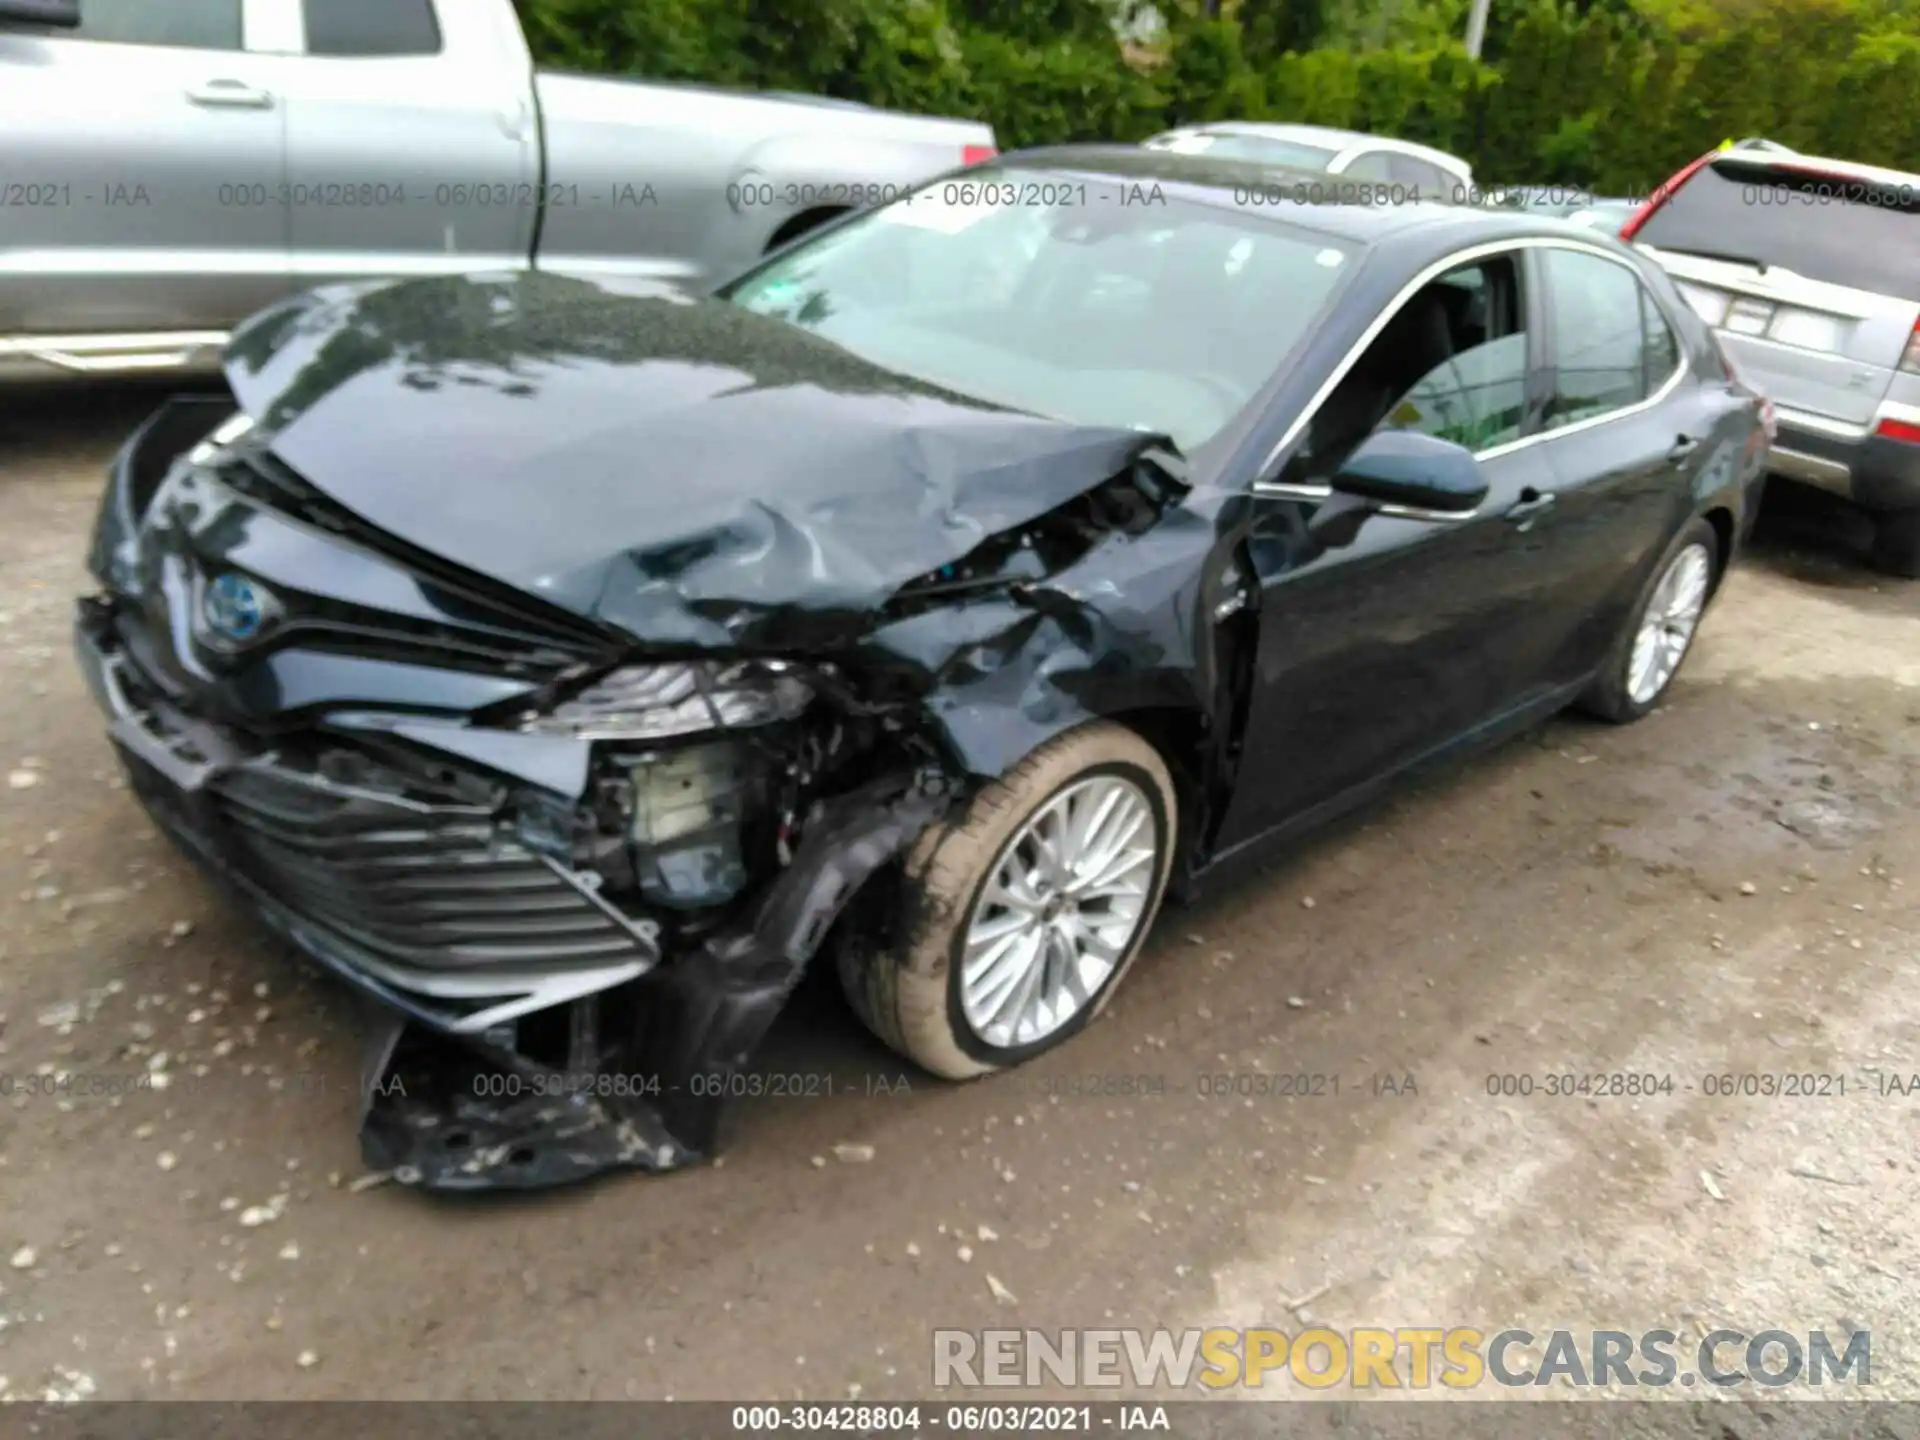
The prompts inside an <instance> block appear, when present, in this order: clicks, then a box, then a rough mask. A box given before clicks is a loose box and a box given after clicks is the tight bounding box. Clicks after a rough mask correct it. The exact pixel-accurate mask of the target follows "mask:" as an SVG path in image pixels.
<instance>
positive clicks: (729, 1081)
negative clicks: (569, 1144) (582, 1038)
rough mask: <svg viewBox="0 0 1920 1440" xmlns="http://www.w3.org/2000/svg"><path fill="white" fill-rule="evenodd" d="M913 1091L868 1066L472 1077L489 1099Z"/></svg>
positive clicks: (784, 1096) (815, 1096)
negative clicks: (859, 1069) (849, 1070)
mask: <svg viewBox="0 0 1920 1440" xmlns="http://www.w3.org/2000/svg"><path fill="white" fill-rule="evenodd" d="M912 1091H913V1082H912V1081H911V1080H909V1079H908V1078H907V1076H906V1075H905V1074H891V1075H889V1074H885V1073H881V1072H869V1073H866V1074H862V1075H853V1076H836V1075H831V1074H828V1073H826V1072H824V1071H814V1070H801V1071H793V1072H784V1073H777V1074H760V1073H754V1072H744V1071H734V1072H728V1071H716V1072H713V1073H707V1072H705V1071H700V1072H696V1073H695V1074H693V1075H690V1076H687V1077H686V1078H684V1079H681V1080H673V1081H666V1080H663V1079H661V1077H660V1076H658V1075H629V1074H624V1073H618V1074H616V1073H609V1072H606V1071H585V1072H581V1073H579V1074H571V1073H560V1072H541V1073H532V1074H525V1075H519V1074H513V1073H510V1072H505V1071H495V1072H492V1073H490V1074H484V1075H476V1076H474V1078H473V1093H474V1094H476V1095H481V1096H485V1097H486V1098H487V1099H490V1100H517V1099H520V1098H522V1097H531V1098H535V1099H552V1098H558V1097H561V1096H567V1095H593V1096H597V1097H599V1098H601V1099H626V1098H633V1099H649V1098H655V1097H658V1096H662V1095H690V1096H693V1097H694V1098H695V1099H700V1100H757V1099H767V1100H828V1099H832V1098H833V1097H834V1096H836V1095H868V1096H872V1095H907V1094H911V1093H912Z"/></svg>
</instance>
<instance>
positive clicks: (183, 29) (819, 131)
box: [0, 0, 995, 381]
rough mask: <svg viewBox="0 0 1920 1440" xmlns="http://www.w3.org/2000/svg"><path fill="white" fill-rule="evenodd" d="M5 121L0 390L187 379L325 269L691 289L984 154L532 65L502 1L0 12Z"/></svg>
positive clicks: (0, 165) (797, 112) (47, 1)
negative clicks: (77, 379)
mask: <svg viewBox="0 0 1920 1440" xmlns="http://www.w3.org/2000/svg"><path fill="white" fill-rule="evenodd" d="M0 137H4V138H3V139H0V381H4V380H10V379H17V378H21V377H26V376H33V375H41V376H47V375H60V374H72V373H75V372H80V373H86V372H123V371H134V370H154V369H171V370H186V369H196V368H200V367H202V366H207V365H210V364H211V363H212V362H213V361H214V360H215V359H216V358H217V354H218V349H219V347H220V346H221V345H222V344H223V343H224V342H225V340H226V335H227V332H228V331H229V330H230V329H231V328H232V327H233V326H234V324H236V323H237V322H238V321H239V320H240V319H242V318H243V317H244V316H246V315H248V314H250V313H251V312H253V311H255V310H257V309H259V308H260V307H261V306H263V305H266V304H267V303H269V302H270V301H273V300H275V299H277V298H279V297H280V296H282V295H283V294H285V293H287V292H289V291H293V290H298V289H303V288H306V287H308V286H312V285H318V284H322V283H325V282H327V281H333V280H351V279H363V278H369V277H378V276H399V275H431V274H442V273H445V272H448V271H475V270H495V271H497V270H515V269H527V268H530V267H538V268H540V269H543V270H559V271H566V272H571V273H579V274H586V275H593V276H597V277H602V278H605V277H609V276H612V277H618V276H639V277H647V278H651V279H663V278H664V279H669V280H677V281H682V282H687V283H693V284H698V283H699V282H701V281H703V280H705V279H707V278H709V277H713V276H717V275H720V274H724V273H726V272H728V271H730V270H733V269H736V268H738V267H739V266H741V265H743V264H744V263H746V262H747V261H749V260H751V259H753V258H754V257H756V256H758V255H760V254H761V253H763V252H764V251H766V250H767V249H769V248H770V247H772V246H775V245H779V244H782V243H784V242H785V241H787V240H788V239H790V238H792V237H793V236H795V235H797V234H799V233H800V232H801V231H803V230H806V229H809V228H811V227H812V226H813V225H816V224H818V223H820V222H821V221H823V220H825V219H827V218H829V217H831V216H832V215H834V214H836V213H838V212H840V211H843V210H847V209H851V208H855V207H858V206H860V205H864V204H867V203H871V202H874V201H880V200H885V199H888V198H891V197H892V196H893V195H896V194H898V193H899V192H900V191H902V190H904V189H906V188H909V187H911V186H912V185H914V184H916V183H918V182H921V181H924V180H927V179H929V178H931V177H932V176H935V175H938V174H940V173H942V172H943V171H946V170H951V169H954V168H957V167H959V166H961V165H964V164H968V163H972V162H974V161H976V160H980V159H985V158H988V157H990V156H991V155H992V154H993V151H994V144H995V142H994V136H993V131H992V130H991V129H990V128H989V127H988V126H986V125H981V124H976V123H973V122H971V121H961V120H945V119H937V118H932V117H924V116H913V115H900V114H893V113H889V112H886V111H882V110H876V109H872V108H870V107H867V106H863V105H856V104H851V103H845V102H836V101H826V100H818V99H812V98H809V97H805V96H786V95H765V94H752V93H736V92H731V91H725V90H718V89H709V88H705V87H700V86H692V85H677V84H656V83H649V82H639V81H631V80H624V79H619V78H613V77H590V76H581V75H565V74H554V73H549V72H546V71H539V70H536V69H535V68H534V66H533V62H532V58H531V56H530V55H529V52H528V49H527V42H526V39H525V37H524V36H523V34H522V33H521V30H520V24H519V20H518V17H517V16H516V15H515V14H514V11H513V6H512V4H511V0H0Z"/></svg>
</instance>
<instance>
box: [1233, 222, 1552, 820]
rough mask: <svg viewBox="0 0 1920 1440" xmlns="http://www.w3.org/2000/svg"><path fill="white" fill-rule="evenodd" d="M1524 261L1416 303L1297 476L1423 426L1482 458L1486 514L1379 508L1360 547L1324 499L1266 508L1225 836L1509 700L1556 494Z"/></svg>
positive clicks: (1502, 259)
mask: <svg viewBox="0 0 1920 1440" xmlns="http://www.w3.org/2000/svg"><path fill="white" fill-rule="evenodd" d="M1522 282H1523V274H1522V267H1521V266H1520V264H1519V263H1518V258H1517V257H1516V256H1514V255H1511V254H1500V255H1494V256H1489V257H1485V258H1483V259H1480V260H1477V261H1475V262H1473V263H1471V264H1468V265H1463V266H1461V267H1460V268H1458V269H1457V270H1454V271H1450V272H1448V273H1446V274H1444V275H1442V276H1441V277H1440V278H1439V279H1437V280H1436V281H1435V282H1434V283H1433V284H1431V285H1429V286H1427V287H1426V288H1425V289H1424V290H1422V291H1420V292H1419V293H1417V294H1416V295H1415V296H1413V297H1412V298H1411V299H1410V300H1409V301H1408V303H1407V305H1406V307H1405V308H1404V309H1403V310H1402V311H1401V312H1399V313H1398V314H1396V316H1395V317H1394V319H1393V320H1392V321H1390V322H1389V323H1388V325H1387V326H1386V327H1385V328H1384V329H1383V330H1382V332H1381V333H1380V335H1379V336H1378V338H1377V339H1376V340H1375V341H1374V342H1373V344H1372V345H1371V346H1369V347H1368V349H1367V351H1366V352H1365V353H1364V354H1363V355H1362V356H1361V357H1360V359H1359V360H1358V361H1357V362H1356V363H1355V364H1354V366H1353V368H1352V369H1351V370H1350V371H1349V373H1348V374H1347V376H1346V377H1345V379H1343V380H1342V382H1341V383H1340V385H1339V386H1338V387H1337V388H1336V389H1335V390H1334V392H1333V394H1332V395H1331V396H1329V397H1328V399H1327V401H1326V403H1325V404H1324V405H1323V406H1322V407H1321V409H1320V411H1319V412H1318V413H1316V415H1315V416H1314V417H1313V419H1312V421H1311V422H1310V423H1309V424H1308V425H1307V427H1306V429H1305V432H1304V434H1303V437H1302V441H1301V444H1300V445H1299V446H1298V447H1296V450H1295V452H1294V454H1293V455H1291V456H1290V457H1288V459H1287V461H1286V463H1285V466H1284V467H1283V469H1282V471H1281V473H1280V476H1279V479H1278V483H1279V485H1280V486H1281V487H1284V488H1285V489H1287V490H1289V491H1292V492H1295V493H1298V494H1300V495H1303V496H1310V495H1311V493H1312V492H1313V491H1314V490H1315V488H1316V487H1319V488H1322V489H1324V485H1325V482H1326V481H1327V480H1328V479H1329V478H1330V476H1331V472H1332V471H1334V470H1336V469H1337V468H1338V465H1339V463H1340V461H1341V460H1342V459H1343V458H1344V457H1345V455H1347V454H1350V453H1351V452H1352V449H1353V447H1354V446H1355V445H1357V444H1358V443H1359V442H1360V441H1361V440H1363V439H1364V438H1365V437H1366V435H1368V434H1370V433H1372V432H1374V431H1375V430H1378V429H1386V428H1398V429H1416V430H1421V431H1423V432H1425V433H1428V434H1433V435H1437V436H1439V437H1441V438H1443V439H1449V440H1454V441H1456V442H1457V443H1460V444H1462V445H1465V446H1467V447H1468V448H1469V449H1472V450H1474V451H1475V453H1476V454H1477V455H1479V456H1480V459H1481V466H1482V470H1483V472H1484V474H1485V478H1486V480H1487V484H1488V494H1487V498H1486V501H1485V502H1484V503H1483V504H1482V505H1481V507H1480V509H1479V510H1478V511H1477V512H1476V513H1475V514H1474V515H1473V516H1472V517H1470V518H1466V519H1452V520H1419V519H1399V518H1390V517H1386V516H1374V517H1372V518H1370V519H1368V520H1367V521H1366V523H1365V524H1363V525H1362V526H1361V528H1360V531H1359V533H1358V535H1357V537H1356V538H1355V540H1354V541H1353V543H1352V544H1351V545H1348V546H1344V547H1341V548H1337V549H1330V550H1320V549H1319V548H1318V547H1317V546H1315V545H1314V544H1313V543H1312V542H1311V541H1310V540H1309V539H1308V536H1307V525H1308V522H1309V521H1310V519H1311V517H1312V514H1313V512H1314V510H1315V509H1316V508H1317V505H1318V503H1319V502H1318V501H1317V500H1316V499H1313V498H1274V499H1271V500H1263V501H1262V502H1261V503H1262V504H1264V505H1265V506H1266V507H1267V509H1266V512H1265V513H1264V514H1262V515H1261V516H1260V518H1259V522H1258V524H1257V525H1256V528H1255V532H1254V535H1253V537H1252V539H1251V540H1250V542H1249V551H1250V555H1251V558H1252V561H1253V565H1254V570H1255V572H1256V575H1257V578H1258V581H1259V585H1260V595H1261V602H1260V603H1261V620H1260V644H1259V655H1258V661H1257V671H1256V679H1255V688H1254V694H1253V699H1252V706H1251V709H1250V712H1249V717H1248V728H1247V736H1246V743H1245V745H1244V747H1243V751H1242V759H1241V770H1240V778H1239V780H1238V783H1237V784H1236V787H1235V797H1234V803H1233V808H1232V810H1231V811H1230V813H1229V814H1228V816H1227V820H1226V823H1225V826H1224V827H1223V830H1222V834H1221V836H1220V844H1221V846H1222V848H1227V847H1231V846H1232V845H1234V844H1237V843H1239V842H1241V841H1244V840H1247V839H1251V838H1253V837H1254V836H1256V835H1258V834H1260V833H1261V832H1263V831H1266V830H1269V829H1272V828H1274V827H1276V826H1279V825H1282V824H1286V823H1289V822H1291V821H1295V820H1297V819H1300V818H1302V817H1303V816H1306V815H1308V814H1310V812H1312V811H1314V810H1315V809H1316V808H1317V807H1319V806H1322V805H1325V804H1328V803H1331V802H1334V801H1336V800H1339V799H1341V798H1343V797H1347V796H1349V795H1350V793H1351V792H1353V791H1354V790H1355V789H1356V787H1360V786H1363V785H1365V784H1366V783H1368V782H1370V781H1374V780H1383V779H1385V778H1386V777H1387V776H1389V775H1391V774H1392V773H1393V772H1394V771H1396V770H1398V769H1400V768H1401V767H1403V766H1405V765H1407V764H1408V763H1410V762H1412V761H1414V760H1417V759H1418V758H1420V757H1421V756H1422V755H1424V754H1426V753H1428V752H1430V751H1432V750H1434V749H1436V748H1438V747H1440V746H1442V745H1444V744H1446V743H1447V742H1448V741H1449V740H1451V739H1453V738H1455V737H1457V736H1460V735H1462V734H1464V733H1466V732H1467V731H1470V730H1472V729H1473V728H1474V727H1475V726H1477V725H1479V724H1481V723H1483V722H1485V721H1486V720H1488V719H1490V718H1491V717H1493V716H1495V715H1497V714H1499V713H1500V712H1501V711H1502V710H1503V709H1504V708H1507V707H1508V706H1510V705H1511V704H1512V703H1513V702H1514V700H1515V697H1516V695H1517V693H1518V692H1519V691H1520V690H1521V689H1522V688H1523V685H1524V680H1523V676H1524V672H1525V666H1526V663H1527V662H1526V659H1525V657H1523V656H1519V655H1517V654H1516V653H1515V651H1514V649H1513V648H1512V643H1511V642H1512V640H1513V638H1514V634H1515V630H1516V626H1519V625H1523V624H1524V622H1525V618H1526V610H1527V605H1528V594H1527V592H1528V589H1529V587H1530V586H1532V585H1534V584H1535V583H1537V582H1538V576H1537V574H1536V573H1535V571H1536V567H1534V566H1532V565H1525V564H1522V565H1515V563H1514V554H1515V550H1516V547H1521V548H1524V547H1526V546H1528V545H1530V544H1532V542H1533V539H1534V535H1533V532H1534V531H1535V529H1536V528H1537V526H1538V525H1539V523H1540V522H1541V520H1542V519H1544V517H1545V514H1546V513H1547V512H1550V510H1551V504H1550V503H1547V504H1542V503H1541V501H1542V500H1543V498H1544V497H1545V496H1546V495H1548V494H1549V493H1550V492H1551V490H1552V486H1553V478H1552V470H1551V468H1550V466H1549V464H1548V462H1547V460H1546V457H1545V456H1544V455H1543V454H1541V453H1540V451H1539V448H1538V446H1535V445H1530V444H1524V443H1518V442H1521V441H1522V439H1523V437H1524V435H1525V434H1526V431H1527V429H1528V425H1529V419H1530V415H1531V412H1532V409H1533V388H1532V387H1533V386H1534V384H1535V382H1536V379H1537V375H1538V372H1539V369H1540V367H1539V365H1538V364H1537V359H1538V347H1539V344H1540V337H1539V335H1538V334H1537V329H1538V327H1537V325H1536V324H1535V323H1533V322H1531V321H1530V320H1529V315H1530V311H1529V307H1528V297H1527V295H1526V294H1525V293H1524V292H1523V290H1522Z"/></svg>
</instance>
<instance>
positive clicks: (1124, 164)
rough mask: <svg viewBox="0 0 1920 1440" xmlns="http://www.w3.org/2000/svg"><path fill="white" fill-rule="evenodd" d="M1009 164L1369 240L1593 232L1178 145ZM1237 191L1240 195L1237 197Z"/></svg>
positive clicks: (1057, 151) (1450, 244)
mask: <svg viewBox="0 0 1920 1440" xmlns="http://www.w3.org/2000/svg"><path fill="white" fill-rule="evenodd" d="M993 164H995V165H997V166H1003V167H1007V168H1020V169H1034V170H1052V171H1056V172H1070V173H1074V174H1079V175H1085V176H1089V177H1093V176H1098V177H1101V178H1103V179H1107V180H1111V181H1115V182H1117V183H1118V184H1119V185H1121V186H1133V185H1140V186H1155V185H1157V186H1159V187H1160V188H1161V190H1162V192H1163V193H1166V194H1177V195H1178V196H1179V197H1180V198H1181V199H1183V200H1186V201H1189V202H1191V203H1195V204H1200V205H1211V206H1215V207H1217V208H1219V209H1222V210H1226V211H1229V212H1231V213H1232V214H1234V215H1239V216H1244V217H1248V218H1252V219H1254V220H1256V221H1266V222H1269V223H1273V224H1281V225H1287V224H1291V225H1298V226H1300V227H1301V228H1303V229H1306V230H1311V231H1315V232H1317V233H1319V234H1323V235H1326V236H1328V237H1330V238H1332V239H1338V240H1347V241H1351V242H1354V243H1357V244H1360V245H1365V246H1371V245H1375V244H1379V243H1383V242H1386V241H1389V240H1392V239H1395V238H1396V237H1400V236H1405V235H1410V234H1413V233H1415V232H1418V233H1420V234H1421V235H1422V236H1423V237H1429V238H1431V239H1432V240H1433V242H1434V248H1435V249H1436V251H1443V250H1444V249H1451V248H1457V247H1458V246H1460V245H1465V244H1473V243H1475V242H1476V241H1483V240H1484V241H1495V240H1504V239H1508V238H1519V237H1522V236H1527V235H1549V236H1553V235H1557V236H1566V237H1570V238H1577V239H1581V240H1587V241H1591V239H1592V237H1593V232H1592V231H1591V230H1587V229H1584V228H1582V227H1580V226H1577V225H1567V224H1564V223H1562V222H1559V221H1556V220H1549V219H1547V218H1545V217H1542V216H1539V215H1530V214H1528V213H1527V212H1525V211H1520V210H1496V209H1489V208H1482V207H1480V206H1473V205H1447V204H1442V203H1440V202H1438V201H1425V200H1423V201H1419V202H1413V201H1408V202H1405V203H1400V204H1387V205H1380V204H1372V205H1369V204H1359V203H1350V204H1343V203H1340V197H1341V196H1342V195H1343V194H1347V193H1351V192H1352V190H1353V188H1354V182H1351V181H1344V180H1343V179H1342V178H1341V177H1340V176H1337V175H1333V176H1329V175H1326V174H1324V173H1322V172H1321V171H1318V170H1300V169H1290V168H1288V167H1285V166H1279V165H1264V164H1261V163H1260V162H1259V161H1256V160H1223V159H1217V158H1215V157H1213V156H1209V155H1204V154H1202V155H1191V154H1185V153H1183V152H1180V151H1176V150H1149V149H1146V148H1144V147H1142V146H1138V145H1055V146H1048V147H1045V148H1042V149H1035V150H1019V151H1014V152H1012V153H1010V154H1006V155H1002V156H1000V157H999V158H998V159H997V160H995V161H994V162H993ZM1250 191H1252V192H1255V193H1260V194H1264V195H1271V196H1273V197H1275V198H1276V199H1277V200H1278V203H1277V204H1274V205H1250V204H1248V203H1246V201H1245V199H1244V197H1246V196H1247V195H1248V193H1249V192H1250ZM1236 194H1238V195H1239V196H1240V197H1243V198H1239V199H1236Z"/></svg>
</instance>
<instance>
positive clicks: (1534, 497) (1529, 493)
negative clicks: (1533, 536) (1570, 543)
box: [1506, 485, 1553, 525]
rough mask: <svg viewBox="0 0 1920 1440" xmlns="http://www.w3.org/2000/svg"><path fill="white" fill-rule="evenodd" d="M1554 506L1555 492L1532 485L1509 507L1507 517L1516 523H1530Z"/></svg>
mask: <svg viewBox="0 0 1920 1440" xmlns="http://www.w3.org/2000/svg"><path fill="white" fill-rule="evenodd" d="M1552 508H1553V492H1552V491H1550V490H1535V489H1534V488H1533V487H1532V486H1531V485H1529V486H1528V487H1527V488H1526V489H1524V490H1522V491H1521V492H1520V498H1519V499H1518V500H1516V501H1514V502H1513V504H1511V505H1509V506H1508V507H1507V513H1506V518H1507V519H1508V520H1509V521H1511V522H1512V523H1513V524H1515V525H1530V524H1532V523H1533V522H1534V521H1535V520H1537V519H1539V518H1540V517H1541V516H1542V515H1544V514H1545V513H1546V512H1547V511H1548V510H1551V509H1552Z"/></svg>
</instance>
